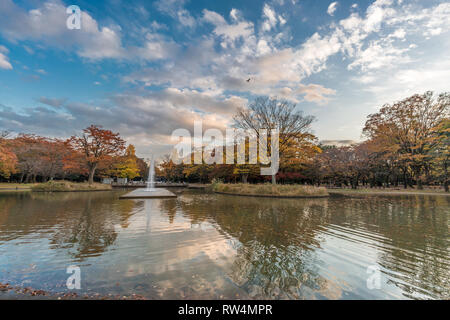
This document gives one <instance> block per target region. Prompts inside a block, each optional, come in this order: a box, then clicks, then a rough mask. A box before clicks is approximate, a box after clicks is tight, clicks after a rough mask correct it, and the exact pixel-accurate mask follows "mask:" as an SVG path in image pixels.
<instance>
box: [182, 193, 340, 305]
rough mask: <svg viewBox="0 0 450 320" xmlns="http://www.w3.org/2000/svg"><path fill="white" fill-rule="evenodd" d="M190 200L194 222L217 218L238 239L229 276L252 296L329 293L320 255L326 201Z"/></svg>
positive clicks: (184, 205) (187, 206) (188, 211)
mask: <svg viewBox="0 0 450 320" xmlns="http://www.w3.org/2000/svg"><path fill="white" fill-rule="evenodd" d="M211 197H215V200H213V199H212V198H211ZM185 198H187V200H186V199H184V201H180V203H181V205H182V209H183V211H184V213H185V214H186V215H188V216H189V218H190V219H191V221H192V223H199V222H201V221H202V220H203V221H204V220H209V219H213V220H214V222H215V224H216V225H217V226H218V228H219V230H220V231H221V232H223V233H225V234H227V235H228V237H230V236H231V237H233V238H235V239H236V240H238V241H236V242H235V248H236V257H235V260H234V263H233V265H232V267H231V269H230V270H229V277H230V278H231V279H232V281H233V282H234V283H235V284H237V285H238V286H239V287H241V288H243V289H244V290H246V291H247V292H248V293H249V295H250V296H251V297H254V298H272V299H278V298H294V299H299V298H306V297H311V295H313V296H314V295H315V293H317V292H319V291H320V292H321V293H323V294H325V295H326V294H327V292H328V291H329V284H328V281H327V279H325V278H324V277H322V276H321V275H320V274H319V266H320V261H319V260H318V259H317V257H316V253H315V250H316V249H318V248H320V241H319V240H318V239H317V235H318V233H319V232H320V229H319V227H320V226H321V225H323V224H324V223H326V221H327V220H329V216H328V210H327V207H328V204H327V201H328V200H327V199H311V200H305V199H302V200H291V199H287V200H286V199H284V200H282V201H277V200H272V199H256V198H236V197H227V196H208V195H202V196H196V197H193V198H189V197H185ZM329 294H331V293H329ZM333 294H335V293H333Z"/></svg>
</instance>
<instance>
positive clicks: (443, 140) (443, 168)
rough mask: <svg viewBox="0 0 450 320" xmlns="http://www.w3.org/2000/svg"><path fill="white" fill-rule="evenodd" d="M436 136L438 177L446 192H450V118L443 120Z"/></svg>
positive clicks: (435, 152)
mask: <svg viewBox="0 0 450 320" xmlns="http://www.w3.org/2000/svg"><path fill="white" fill-rule="evenodd" d="M436 136H437V138H438V141H439V143H438V144H437V145H436V147H435V148H434V150H433V156H434V162H435V163H436V165H437V168H438V173H437V175H438V177H439V178H440V180H441V181H442V184H443V185H444V189H445V191H446V192H449V175H448V168H449V166H450V118H446V119H443V120H442V122H441V123H440V124H439V125H438V126H437V128H436Z"/></svg>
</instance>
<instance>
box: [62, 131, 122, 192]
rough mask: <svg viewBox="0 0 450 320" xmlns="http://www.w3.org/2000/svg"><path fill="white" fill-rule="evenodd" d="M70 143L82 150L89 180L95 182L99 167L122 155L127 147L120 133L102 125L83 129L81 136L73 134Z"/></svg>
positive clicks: (75, 148) (76, 148)
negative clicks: (106, 128)
mask: <svg viewBox="0 0 450 320" xmlns="http://www.w3.org/2000/svg"><path fill="white" fill-rule="evenodd" d="M68 143H69V144H70V145H71V147H72V148H73V149H74V150H76V151H78V152H80V154H81V155H82V157H83V161H84V162H85V164H86V166H87V168H88V174H89V178H88V182H89V183H90V184H92V183H93V182H94V175H95V171H96V169H97V167H98V166H99V164H101V163H102V162H104V161H108V160H110V159H111V157H116V156H121V155H122V153H123V151H124V149H125V141H124V140H122V138H120V135H119V133H114V132H112V131H110V130H105V129H102V127H101V126H97V125H91V126H90V127H88V128H86V129H84V130H83V134H82V135H81V136H72V137H71V138H70V139H69V140H68Z"/></svg>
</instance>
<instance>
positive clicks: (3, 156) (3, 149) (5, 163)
mask: <svg viewBox="0 0 450 320" xmlns="http://www.w3.org/2000/svg"><path fill="white" fill-rule="evenodd" d="M8 135H9V132H6V131H3V132H0V176H2V177H4V178H9V177H10V176H11V174H12V173H14V172H15V170H16V164H17V157H16V155H15V154H14V153H13V152H12V151H11V149H10V148H9V147H8V141H7V139H6V138H7V137H8Z"/></svg>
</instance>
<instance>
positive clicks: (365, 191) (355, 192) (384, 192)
mask: <svg viewBox="0 0 450 320" xmlns="http://www.w3.org/2000/svg"><path fill="white" fill-rule="evenodd" d="M327 191H328V193H330V194H339V195H377V194H378V195H407V196H408V195H409V196H412V195H422V196H450V193H449V192H444V191H439V192H434V191H429V192H427V191H423V190H412V191H400V190H389V189H387V190H371V189H356V190H352V189H327Z"/></svg>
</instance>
